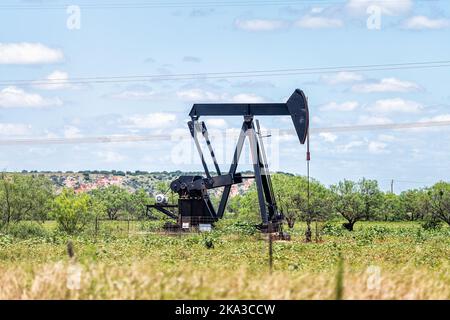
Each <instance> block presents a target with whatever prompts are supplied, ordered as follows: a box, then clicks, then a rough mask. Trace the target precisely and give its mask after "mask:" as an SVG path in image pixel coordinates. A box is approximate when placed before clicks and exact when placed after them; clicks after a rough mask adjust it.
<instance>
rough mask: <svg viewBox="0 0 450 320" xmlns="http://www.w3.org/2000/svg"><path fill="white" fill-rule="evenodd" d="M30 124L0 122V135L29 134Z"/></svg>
mask: <svg viewBox="0 0 450 320" xmlns="http://www.w3.org/2000/svg"><path fill="white" fill-rule="evenodd" d="M30 132H31V126H30V125H26V124H20V123H0V136H24V135H27V134H30Z"/></svg>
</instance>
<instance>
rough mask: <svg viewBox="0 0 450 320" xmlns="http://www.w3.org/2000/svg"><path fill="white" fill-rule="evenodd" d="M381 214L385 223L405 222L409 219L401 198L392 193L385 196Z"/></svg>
mask: <svg viewBox="0 0 450 320" xmlns="http://www.w3.org/2000/svg"><path fill="white" fill-rule="evenodd" d="M379 214H380V218H381V219H382V220H384V221H392V220H405V218H407V216H406V214H405V209H404V206H403V203H402V201H401V198H400V196H398V195H396V194H395V193H391V192H388V193H384V194H383V200H382V206H381V208H380V211H379Z"/></svg>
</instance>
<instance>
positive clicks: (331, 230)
mask: <svg viewBox="0 0 450 320" xmlns="http://www.w3.org/2000/svg"><path fill="white" fill-rule="evenodd" d="M344 232H345V230H344V228H342V226H341V225H335V224H332V223H329V222H326V223H325V224H324V225H323V226H322V232H321V233H322V234H324V235H328V236H342V235H343V234H344Z"/></svg>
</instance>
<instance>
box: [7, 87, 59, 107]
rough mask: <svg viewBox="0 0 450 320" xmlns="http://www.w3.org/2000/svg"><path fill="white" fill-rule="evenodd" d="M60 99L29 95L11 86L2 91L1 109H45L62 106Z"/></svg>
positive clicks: (34, 94)
mask: <svg viewBox="0 0 450 320" xmlns="http://www.w3.org/2000/svg"><path fill="white" fill-rule="evenodd" d="M62 104H63V103H62V101H61V100H60V99H59V98H51V99H48V98H44V97H42V96H40V95H39V94H36V93H28V92H25V91H24V90H23V89H20V88H17V87H14V86H11V87H6V88H4V89H3V90H1V91H0V107H1V108H43V107H51V106H61V105H62Z"/></svg>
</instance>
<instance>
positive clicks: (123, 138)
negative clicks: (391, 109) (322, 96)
mask: <svg viewBox="0 0 450 320" xmlns="http://www.w3.org/2000/svg"><path fill="white" fill-rule="evenodd" d="M443 126H450V121H427V122H411V123H396V124H386V125H355V126H337V127H328V128H311V134H318V133H322V132H345V131H371V130H398V129H412V128H425V127H443ZM280 134H285V135H293V136H295V135H296V132H295V130H280ZM236 135H238V133H236ZM171 139H172V135H170V134H158V135H111V136H97V137H95V136H94V137H78V138H14V139H0V145H3V146H8V145H45V144H84V143H123V142H145V141H164V140H166V141H167V140H171Z"/></svg>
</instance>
